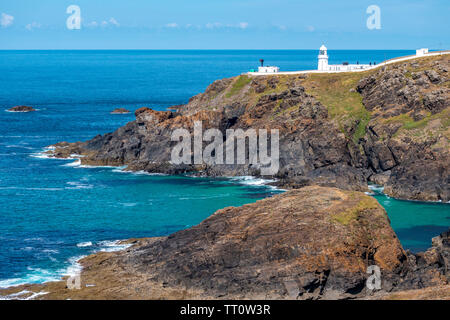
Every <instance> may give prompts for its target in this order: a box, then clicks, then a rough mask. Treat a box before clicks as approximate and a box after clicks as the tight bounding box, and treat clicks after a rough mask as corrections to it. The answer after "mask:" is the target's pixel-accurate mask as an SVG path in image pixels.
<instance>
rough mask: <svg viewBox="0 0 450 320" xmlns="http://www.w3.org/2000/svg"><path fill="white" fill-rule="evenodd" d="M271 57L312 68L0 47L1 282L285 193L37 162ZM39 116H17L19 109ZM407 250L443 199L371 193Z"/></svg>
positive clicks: (304, 55) (301, 58) (54, 270)
mask: <svg viewBox="0 0 450 320" xmlns="http://www.w3.org/2000/svg"><path fill="white" fill-rule="evenodd" d="M411 53H413V51H330V52H329V54H330V63H337V62H342V61H349V62H356V61H359V62H360V63H368V62H370V61H377V62H380V61H382V60H384V59H385V58H386V59H389V58H393V57H396V56H402V55H407V54H411ZM260 58H264V59H265V60H266V62H267V64H274V65H278V66H280V67H281V69H282V70H302V69H303V70H305V69H313V68H315V67H316V59H317V52H316V51H86V52H85V51H0V74H1V75H2V76H1V77H0V123H1V125H0V203H1V206H0V287H1V286H8V285H14V284H19V283H25V282H43V281H47V280H52V279H57V278H58V277H59V276H61V275H62V274H67V273H71V272H74V271H75V269H76V268H77V265H76V264H75V261H76V260H77V258H79V257H80V256H83V255H87V254H89V253H91V252H94V251H98V250H115V249H118V248H120V246H118V245H117V243H116V242H115V240H117V239H126V238H131V237H149V236H160V235H168V234H170V233H173V232H175V231H177V230H181V229H184V228H188V227H190V226H192V225H195V224H198V223H199V222H200V221H202V220H203V219H205V218H206V217H208V216H209V215H211V214H212V213H213V212H214V211H216V210H217V209H220V208H223V207H226V206H230V205H234V206H238V205H241V204H244V203H250V202H253V201H256V200H258V199H262V198H264V197H267V196H271V195H273V194H276V193H279V192H280V191H277V190H274V189H272V188H270V187H267V186H264V185H263V184H262V182H263V181H261V180H258V179H251V178H241V179H234V180H227V179H204V178H190V177H170V176H150V175H145V174H132V173H123V172H120V170H119V169H117V168H83V167H80V166H79V165H77V163H76V162H75V161H74V160H54V159H45V158H43V157H42V153H41V152H42V151H43V148H44V147H45V146H48V145H50V144H53V143H56V142H59V141H80V140H87V139H90V138H92V137H94V136H95V135H97V134H99V133H106V132H110V131H113V130H115V129H116V128H118V127H120V126H122V125H124V124H126V123H127V122H129V121H132V120H133V119H134V116H133V114H129V115H110V114H109V113H110V111H111V110H113V109H114V108H117V107H125V108H128V109H129V110H132V111H134V110H136V109H137V108H139V107H142V106H149V107H152V108H154V109H157V110H164V109H166V108H167V107H168V106H170V105H176V104H181V103H186V102H187V101H188V99H189V98H190V97H191V96H193V95H195V94H197V93H199V92H201V91H203V90H204V89H205V88H206V86H207V85H208V84H210V83H211V82H212V81H214V80H216V79H219V78H224V77H230V76H235V75H237V74H239V73H241V72H244V71H247V70H249V69H251V68H254V67H256V66H257V64H258V60H259V59H260ZM21 104H24V105H32V106H34V107H35V108H37V109H38V112H35V113H10V112H5V110H6V109H8V108H10V107H12V106H15V105H21ZM376 197H377V199H378V200H379V201H380V203H381V204H382V205H383V206H384V207H385V208H386V209H387V210H388V213H389V216H390V218H391V220H392V224H393V227H394V229H395V231H396V232H397V233H398V235H399V237H400V240H401V241H402V244H403V245H404V246H405V247H407V248H411V249H413V250H421V249H423V248H426V247H428V246H429V244H430V239H431V237H433V236H435V235H437V234H439V232H441V230H444V228H445V227H446V226H449V225H450V220H449V218H450V208H449V205H447V204H422V203H415V202H403V201H397V200H393V199H388V198H386V197H384V196H382V195H378V196H376Z"/></svg>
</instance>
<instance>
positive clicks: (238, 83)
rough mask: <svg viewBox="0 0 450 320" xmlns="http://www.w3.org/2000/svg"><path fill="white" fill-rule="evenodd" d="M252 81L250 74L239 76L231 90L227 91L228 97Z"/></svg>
mask: <svg viewBox="0 0 450 320" xmlns="http://www.w3.org/2000/svg"><path fill="white" fill-rule="evenodd" d="M251 81H252V79H250V78H249V77H248V76H245V75H242V76H239V78H237V79H236V81H234V83H233V85H232V87H231V88H230V91H228V92H227V93H226V97H227V98H231V97H232V96H234V95H235V94H237V93H239V92H240V91H241V90H242V88H244V87H245V86H246V85H247V84H249V83H250V82H251Z"/></svg>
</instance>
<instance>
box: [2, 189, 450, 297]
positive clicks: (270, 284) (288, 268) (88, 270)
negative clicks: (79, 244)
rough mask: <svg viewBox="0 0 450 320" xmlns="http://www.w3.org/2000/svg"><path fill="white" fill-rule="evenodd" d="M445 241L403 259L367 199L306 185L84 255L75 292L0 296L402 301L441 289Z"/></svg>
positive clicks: (449, 248)
mask: <svg viewBox="0 0 450 320" xmlns="http://www.w3.org/2000/svg"><path fill="white" fill-rule="evenodd" d="M449 235H450V231H449V232H447V233H444V234H442V235H441V236H439V237H436V238H435V239H434V240H433V247H432V248H431V249H429V250H428V251H427V252H425V253H420V254H417V255H413V254H411V253H409V252H405V251H404V250H403V248H402V246H401V244H400V242H399V240H398V238H397V236H396V235H395V233H394V231H393V230H392V228H391V227H390V223H389V219H388V217H387V214H386V212H385V211H384V209H383V207H381V205H380V204H378V202H377V201H376V200H375V199H373V198H372V197H370V196H367V195H365V194H364V193H362V192H357V191H344V190H341V189H337V188H327V187H318V186H307V187H304V188H300V189H298V190H292V191H288V192H286V193H284V194H281V195H277V196H275V197H272V198H267V199H264V200H260V201H258V202H256V203H253V204H248V205H244V206H242V207H237V208H236V207H229V208H224V209H222V210H219V211H217V212H216V213H214V214H213V215H212V216H211V217H209V218H208V219H206V220H205V221H203V222H202V223H200V224H199V225H197V226H195V227H192V228H190V229H187V230H182V231H179V232H177V233H175V234H172V235H170V236H168V237H160V238H149V239H136V240H129V241H128V242H129V243H132V244H133V246H131V247H130V248H128V249H126V250H123V251H121V252H100V253H97V254H94V255H91V256H89V257H86V258H84V259H82V260H81V261H80V263H81V264H82V266H83V271H82V273H81V288H80V289H69V288H68V287H67V284H66V281H60V282H53V283H47V284H42V285H26V286H20V287H15V288H10V289H8V290H3V291H0V295H2V296H8V295H9V296H11V295H14V294H17V293H19V292H22V298H25V297H27V295H28V296H29V295H32V294H33V293H35V294H36V293H37V294H39V293H41V294H42V295H40V296H37V298H38V299H374V298H377V299H379V298H386V299H396V298H397V297H398V298H399V299H401V298H402V297H403V295H405V294H409V295H411V294H416V295H420V294H421V295H426V294H427V292H428V291H424V290H425V289H424V288H435V291H436V290H437V289H436V288H447V289H448V288H449V286H448V284H449V283H448V281H449V280H450V273H449V268H450V260H449V255H450V238H449ZM372 265H376V266H378V267H379V268H380V270H381V288H380V289H379V290H376V291H372V290H369V289H368V288H367V286H366V281H367V279H368V277H369V276H370V275H371V274H368V273H367V268H368V267H369V266H372ZM413 289H414V290H416V291H414V292H413V293H411V292H410V291H407V293H405V292H404V291H405V290H413ZM418 289H421V290H418ZM417 290H418V291H417ZM426 290H430V289H426ZM441 290H442V291H443V292H444V294H441V295H440V296H439V298H441V299H442V298H446V299H450V291H449V290H447V291H445V290H443V289H441ZM435 291H432V292H435ZM44 292H45V293H46V294H43V293H44ZM15 297H16V298H20V297H18V296H15Z"/></svg>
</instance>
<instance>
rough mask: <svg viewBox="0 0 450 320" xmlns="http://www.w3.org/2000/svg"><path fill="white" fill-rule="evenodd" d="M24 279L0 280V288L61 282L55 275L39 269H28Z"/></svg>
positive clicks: (58, 276) (59, 277)
mask: <svg viewBox="0 0 450 320" xmlns="http://www.w3.org/2000/svg"><path fill="white" fill-rule="evenodd" d="M28 271H30V272H29V273H28V274H26V275H25V276H24V277H21V278H12V279H5V280H0V288H9V287H17V286H20V285H24V284H35V283H46V282H51V281H58V280H61V276H60V275H58V274H57V273H54V272H51V271H49V270H45V269H41V268H28Z"/></svg>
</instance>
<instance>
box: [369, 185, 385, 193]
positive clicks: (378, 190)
mask: <svg viewBox="0 0 450 320" xmlns="http://www.w3.org/2000/svg"><path fill="white" fill-rule="evenodd" d="M368 187H369V190H370V191H373V193H375V194H377V193H383V191H384V187H383V186H380V185H377V184H369V185H368Z"/></svg>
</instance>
